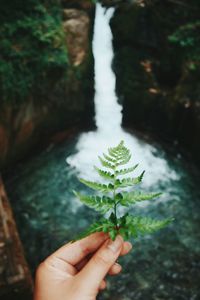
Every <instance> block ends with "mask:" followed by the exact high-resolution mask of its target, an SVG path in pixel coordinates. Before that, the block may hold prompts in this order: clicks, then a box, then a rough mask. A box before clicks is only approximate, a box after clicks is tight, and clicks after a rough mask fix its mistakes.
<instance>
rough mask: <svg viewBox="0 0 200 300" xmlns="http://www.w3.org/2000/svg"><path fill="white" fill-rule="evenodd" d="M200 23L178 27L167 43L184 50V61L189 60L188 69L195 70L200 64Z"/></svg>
mask: <svg viewBox="0 0 200 300" xmlns="http://www.w3.org/2000/svg"><path fill="white" fill-rule="evenodd" d="M199 32H200V21H195V22H193V23H188V24H186V25H183V26H180V27H179V28H178V29H177V30H176V31H175V32H174V33H173V34H172V35H170V36H169V41H170V42H172V43H174V44H177V45H178V46H179V47H180V48H182V49H183V50H184V54H185V57H186V59H188V60H190V68H191V69H195V68H196V67H197V65H196V64H197V63H199V62H200V36H199Z"/></svg>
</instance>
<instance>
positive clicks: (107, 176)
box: [94, 167, 114, 180]
mask: <svg viewBox="0 0 200 300" xmlns="http://www.w3.org/2000/svg"><path fill="white" fill-rule="evenodd" d="M94 168H95V170H96V171H97V172H98V173H99V175H100V176H101V177H103V178H105V179H110V180H113V179H114V174H112V173H110V172H108V171H104V170H101V169H99V168H97V167H94Z"/></svg>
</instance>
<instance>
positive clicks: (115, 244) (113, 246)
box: [107, 235, 123, 253]
mask: <svg viewBox="0 0 200 300" xmlns="http://www.w3.org/2000/svg"><path fill="white" fill-rule="evenodd" d="M122 242H123V239H122V237H121V236H120V235H118V236H117V237H116V239H115V240H114V241H112V240H109V242H108V245H107V247H108V248H109V249H110V250H112V251H113V252H114V253H116V252H118V251H119V250H120V249H121V247H122Z"/></svg>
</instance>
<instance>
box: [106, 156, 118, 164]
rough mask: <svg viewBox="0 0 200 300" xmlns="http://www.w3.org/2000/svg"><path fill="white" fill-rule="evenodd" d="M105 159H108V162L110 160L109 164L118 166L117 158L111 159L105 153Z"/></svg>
mask: <svg viewBox="0 0 200 300" xmlns="http://www.w3.org/2000/svg"><path fill="white" fill-rule="evenodd" d="M103 157H104V158H105V159H106V160H108V161H109V162H111V163H112V164H114V165H115V164H116V162H117V159H116V158H112V157H110V156H109V155H106V154H105V153H103Z"/></svg>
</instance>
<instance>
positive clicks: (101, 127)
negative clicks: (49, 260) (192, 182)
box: [67, 3, 177, 186]
mask: <svg viewBox="0 0 200 300" xmlns="http://www.w3.org/2000/svg"><path fill="white" fill-rule="evenodd" d="M113 14H114V8H109V9H106V8H103V7H102V6H101V4H99V3H97V4H96V16H95V24H94V36H93V44H92V45H93V55H94V60H95V98H94V102H95V121H96V125H97V130H96V131H91V132H86V133H83V134H81V136H80V137H79V140H78V143H77V145H76V150H77V153H76V154H74V155H71V156H69V157H68V158H67V163H68V164H69V165H71V166H72V167H75V168H76V170H77V171H78V173H79V174H80V176H83V177H84V178H89V179H91V178H92V179H93V180H96V179H97V178H98V179H99V177H98V174H96V172H95V170H94V165H97V166H99V165H100V164H99V160H98V155H101V154H102V152H105V151H106V150H107V148H108V147H112V146H116V145H117V144H118V143H119V142H120V141H121V140H124V141H125V145H126V146H127V147H128V148H129V149H130V150H131V152H132V153H133V161H132V162H130V164H131V165H132V164H133V163H134V164H135V163H139V164H140V166H139V168H137V171H138V173H137V174H135V175H138V174H139V173H140V172H141V171H142V170H147V175H146V176H145V180H144V183H145V186H151V185H152V184H154V183H155V182H158V181H159V180H160V179H162V180H165V181H166V180H168V179H172V178H174V179H177V174H176V173H175V171H171V170H170V168H169V166H168V164H167V162H166V160H165V159H164V158H161V157H157V155H156V153H157V150H156V148H155V147H153V146H151V145H149V144H147V143H145V142H143V141H142V140H139V139H137V138H136V137H134V136H133V135H131V134H129V133H128V132H125V131H124V130H123V129H122V127H121V121H122V112H121V111H122V107H121V105H119V103H118V101H117V97H116V93H115V82H116V78H115V74H114V73H113V71H112V60H113V47H112V32H111V29H110V26H109V22H110V19H111V17H112V16H113ZM99 180H100V179H99Z"/></svg>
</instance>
